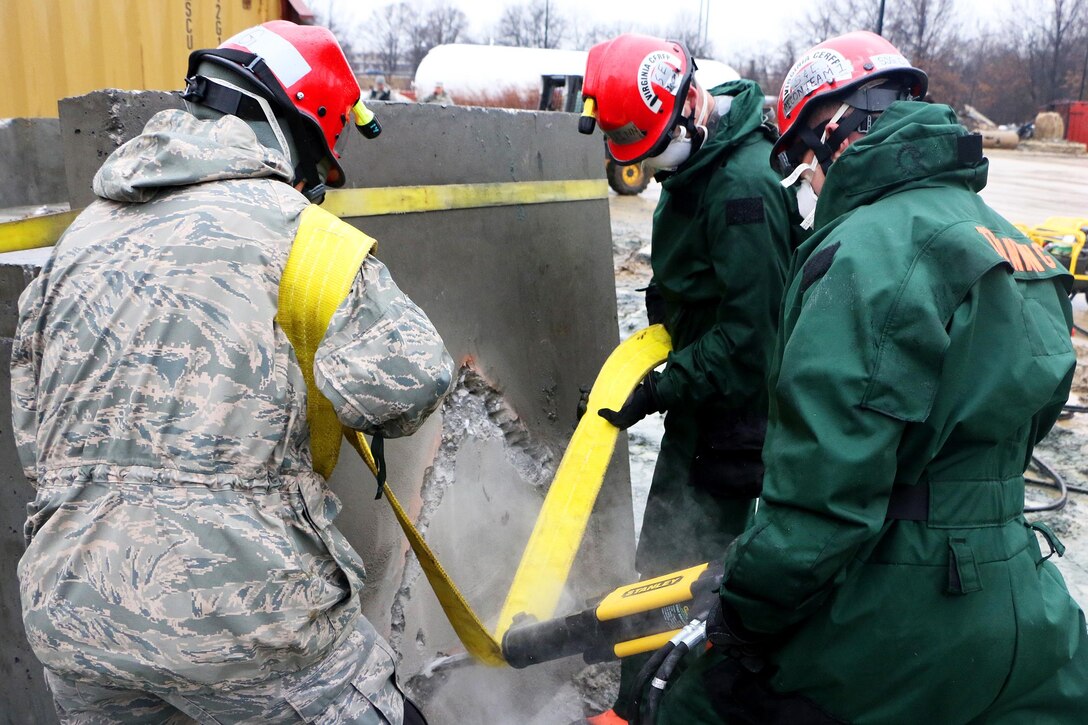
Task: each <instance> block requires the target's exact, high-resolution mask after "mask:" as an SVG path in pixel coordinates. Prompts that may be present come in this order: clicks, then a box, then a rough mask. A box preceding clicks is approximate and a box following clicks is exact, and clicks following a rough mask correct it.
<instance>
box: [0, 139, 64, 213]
mask: <svg viewBox="0 0 1088 725" xmlns="http://www.w3.org/2000/svg"><path fill="white" fill-rule="evenodd" d="M0 178H3V179H4V183H3V184H2V185H0V209H7V208H9V207H15V206H37V205H39V204H55V203H57V202H60V201H66V200H67V198H68V193H67V188H66V186H65V180H64V155H63V154H62V153H61V151H60V122H59V121H58V120H57V119H55V118H5V119H0Z"/></svg>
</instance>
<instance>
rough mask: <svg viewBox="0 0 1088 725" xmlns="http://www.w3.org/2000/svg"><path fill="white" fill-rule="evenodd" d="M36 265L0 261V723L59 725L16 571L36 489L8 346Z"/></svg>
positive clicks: (12, 724)
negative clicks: (24, 462)
mask: <svg viewBox="0 0 1088 725" xmlns="http://www.w3.org/2000/svg"><path fill="white" fill-rule="evenodd" d="M39 268H40V267H39V266H37V265H23V264H20V263H10V262H9V263H0V411H3V412H2V413H0V641H2V642H3V643H4V645H3V648H2V649H0V651H2V654H0V703H3V707H0V722H3V723H8V724H9V725H15V724H16V723H28V722H33V723H39V724H40V725H48V724H49V723H55V722H57V716H56V713H55V711H54V709H53V701H52V698H51V697H50V696H49V689H48V688H47V686H46V684H45V678H44V675H43V673H42V668H41V665H40V664H38V660H37V658H36V657H35V656H34V653H33V652H31V650H30V644H29V643H28V642H27V641H26V636H25V635H24V634H23V619H22V607H21V605H20V602H19V579H18V577H17V575H16V567H17V566H18V563H19V558H20V557H22V555H23V550H24V549H25V545H24V539H23V521H24V520H25V519H26V504H27V502H28V501H32V500H33V499H34V489H33V488H32V487H31V486H30V484H29V483H27V480H26V479H25V478H24V477H23V469H22V466H21V465H20V464H19V457H18V454H16V452H15V439H14V438H13V437H12V435H11V374H10V372H9V370H10V366H11V342H12V335H13V334H14V332H15V322H16V320H17V317H18V313H17V302H18V299H19V293H20V292H21V291H22V290H23V288H24V287H25V286H26V285H27V284H29V282H30V280H32V279H33V278H34V275H36V274H37V270H38V269H39Z"/></svg>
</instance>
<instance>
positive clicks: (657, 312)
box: [640, 279, 665, 325]
mask: <svg viewBox="0 0 1088 725" xmlns="http://www.w3.org/2000/svg"><path fill="white" fill-rule="evenodd" d="M640 291H641V292H645V293H646V321H647V322H649V323H650V324H651V325H657V324H665V298H664V296H662V294H661V289H660V288H659V287H658V286H657V284H656V283H655V282H654V281H653V280H652V279H651V280H650V284H648V285H646V286H645V287H643V288H642V289H641V290H640Z"/></svg>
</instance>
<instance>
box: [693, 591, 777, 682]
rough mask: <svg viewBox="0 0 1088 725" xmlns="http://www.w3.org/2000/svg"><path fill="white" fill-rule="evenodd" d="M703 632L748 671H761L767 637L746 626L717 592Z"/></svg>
mask: <svg viewBox="0 0 1088 725" xmlns="http://www.w3.org/2000/svg"><path fill="white" fill-rule="evenodd" d="M706 636H707V639H709V640H710V642H711V644H713V645H714V646H715V647H716V648H718V650H719V651H720V652H722V653H723V654H725V655H726V656H727V657H731V658H733V659H735V660H736V661H737V662H739V663H740V664H741V666H743V667H744V669H746V670H748V671H749V672H760V671H761V670H763V668H764V667H765V666H766V661H765V659H764V655H765V652H766V644H767V637H765V636H762V635H758V634H756V633H755V632H752V631H750V630H748V629H746V628H745V626H744V625H743V624H741V621H740V617H739V616H737V613H736V612H735V611H733V608H732V607H730V606H729V605H727V604H726V603H725V601H724V600H723V599H722V598H721V596H720V595H719V596H718V597H717V600H716V601H715V603H714V605H713V606H711V607H710V613H709V614H708V615H707V618H706Z"/></svg>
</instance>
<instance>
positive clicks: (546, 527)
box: [277, 206, 669, 665]
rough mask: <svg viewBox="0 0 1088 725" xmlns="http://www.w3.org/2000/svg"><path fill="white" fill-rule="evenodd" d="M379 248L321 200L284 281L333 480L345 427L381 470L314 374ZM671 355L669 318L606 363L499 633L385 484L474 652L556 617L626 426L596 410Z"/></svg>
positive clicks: (305, 222)
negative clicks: (530, 622) (527, 623)
mask: <svg viewBox="0 0 1088 725" xmlns="http://www.w3.org/2000/svg"><path fill="white" fill-rule="evenodd" d="M373 247H374V240H373V239H371V238H370V237H368V236H366V235H365V234H363V233H362V232H359V231H358V230H357V229H355V228H354V227H352V226H350V225H348V224H345V223H344V222H341V221H340V220H339V219H337V218H336V217H335V216H333V215H332V214H330V213H329V212H327V211H325V210H323V209H321V208H319V207H317V206H310V207H307V208H306V210H305V211H304V212H303V214H302V220H301V223H300V225H299V231H298V235H297V237H296V239H295V244H294V246H293V247H292V249H291V254H290V256H289V257H288V260H287V266H286V268H285V269H284V274H283V279H282V280H281V283H280V298H279V305H280V306H279V313H278V315H277V319H278V321H279V323H280V325H281V326H282V327H283V329H284V332H285V333H286V335H287V337H288V339H289V340H290V341H291V345H292V346H293V347H294V349H295V355H296V356H297V358H298V361H299V364H300V365H301V366H302V373H303V376H304V377H305V378H306V386H307V415H308V420H309V425H310V439H311V447H312V449H313V457H314V470H316V471H318V472H319V473H321V474H322V475H323V476H325V477H326V478H328V476H329V475H331V473H332V470H333V468H334V467H335V466H336V460H337V457H338V455H339V450H340V437H341V435H342V434H343V433H344V432H347V434H348V440H349V442H350V443H351V444H352V446H353V447H354V448H355V450H356V451H357V452H358V453H359V455H360V456H362V458H363V460H364V461H365V462H366V464H367V467H368V468H369V469H370V471H371V472H372V473H373V474H374V475H375V476H376V475H377V473H378V465H377V462H376V461H375V460H374V455H373V453H372V452H371V450H370V447H369V446H368V445H367V442H366V439H365V438H364V437H363V435H362V434H361V433H359V432H358V431H345V429H343V427H342V426H341V424H340V421H339V419H338V418H337V417H336V411H335V410H334V409H333V407H332V404H331V403H329V401H328V400H327V399H325V397H324V396H323V395H321V393H320V391H319V390H318V389H317V387H316V385H315V383H314V377H313V361H314V355H315V354H316V353H317V347H318V345H319V344H320V343H321V339H322V338H323V337H324V335H325V330H326V329H327V328H328V325H329V321H330V320H331V319H332V315H333V313H334V312H335V311H336V309H337V308H338V307H339V305H340V303H341V302H342V301H343V300H344V298H345V297H346V296H347V294H348V292H350V290H351V285H352V283H353V282H354V280H355V275H356V273H357V272H358V269H359V266H360V265H361V264H362V263H363V260H364V259H365V258H366V255H367V254H368V253H369V252H370V251H371V250H372V249H373ZM668 352H669V336H668V333H666V332H665V329H664V328H663V327H662V326H661V325H654V326H652V327H649V328H647V329H645V330H642V331H641V332H638V333H636V334H635V335H634V336H632V337H631V338H629V339H628V340H626V341H625V342H623V343H622V344H621V345H620V346H619V347H617V348H616V349H615V350H614V351H613V352H612V354H611V355H610V356H609V357H608V360H607V361H605V364H604V367H603V368H602V369H601V372H600V374H599V375H598V376H597V380H596V382H595V383H594V385H593V389H592V391H591V392H590V395H589V410H590V411H591V414H588V415H585V416H584V417H583V418H582V420H581V421H580V422H579V424H578V428H577V429H576V430H575V432H574V436H573V437H572V438H571V442H570V445H569V446H568V447H567V450H566V453H565V454H564V455H563V460H562V461H560V463H559V468H558V470H557V471H556V476H555V480H554V481H553V482H552V485H551V488H550V489H549V491H548V495H547V497H546V499H545V501H544V506H543V508H542V510H541V512H540V516H539V518H538V519H537V523H536V527H535V528H534V530H533V534H532V536H531V537H530V539H529V543H528V545H527V546H526V549H525V553H524V555H523V557H522V561H521V565H520V566H519V567H518V571H517V574H516V575H515V577H514V583H513V585H512V586H511V589H510V593H509V595H508V596H507V599H506V603H505V605H504V607H503V610H502V613H501V614H500V616H499V626H498V628H497V630H496V632H497V634H496V635H492V634H491V633H490V632H488V630H487V628H486V627H485V626H484V625H483V622H482V621H481V620H480V617H479V616H478V615H477V614H476V613H475V612H474V611H473V609H472V607H471V606H469V603H468V601H467V600H466V599H465V597H464V595H463V594H462V593H461V592H460V590H459V589H458V588H457V585H456V584H454V583H453V581H452V580H451V579H450V576H449V574H448V573H447V572H446V570H445V568H443V566H442V564H441V563H440V562H439V561H438V557H437V556H435V554H434V552H433V551H432V550H431V548H430V547H429V546H428V545H427V542H426V541H424V539H423V536H422V535H421V534H420V533H419V531H418V530H417V529H416V528H415V526H414V525H413V523H412V520H411V518H410V517H409V516H408V514H407V512H406V511H405V510H404V507H403V506H401V504H400V502H399V501H398V500H397V498H396V496H395V495H394V494H393V491H392V489H391V488H390V487H389V486H388V485H387V486H386V487H385V498H386V500H388V501H389V505H390V507H391V508H392V509H393V514H394V516H396V519H397V523H399V524H400V527H401V529H402V530H403V531H404V535H405V536H406V537H407V538H408V542H409V543H410V544H411V547H412V551H413V552H415V555H416V557H417V558H418V559H419V562H420V565H421V566H422V567H423V572H424V573H425V574H426V576H427V581H428V582H429V583H430V585H431V588H432V589H433V590H434V592H435V594H436V595H437V596H438V601H439V603H440V604H441V606H442V610H443V612H445V614H446V618H447V619H448V620H449V622H450V624H451V625H452V626H453V630H454V632H455V633H456V634H457V636H458V638H459V639H460V640H461V643H462V644H464V646H465V649H466V650H467V651H468V653H469V654H471V655H472V656H473V657H475V658H476V659H477V660H479V661H481V662H484V663H486V664H489V665H501V664H503V663H504V659H503V656H502V647H501V646H500V644H499V640H500V639H501V635H502V634H503V633H504V632H505V631H506V630H507V629H508V628H509V626H510V623H511V622H512V620H513V617H514V615H516V614H518V613H520V612H525V613H527V614H530V615H532V616H535V617H537V618H538V619H547V618H549V617H551V616H553V615H554V613H555V607H556V605H557V604H558V602H559V595H560V593H561V592H562V590H563V586H564V585H565V583H566V580H567V576H568V575H569V573H570V567H571V565H572V564H573V561H574V555H575V553H576V552H577V551H578V546H579V545H580V543H581V540H582V536H583V534H584V533H585V527H586V524H587V522H588V520H589V515H590V512H591V511H592V510H593V505H594V503H595V501H596V500H597V494H598V492H599V491H600V487H601V483H602V482H603V480H604V475H605V471H606V470H607V468H608V462H609V460H610V459H611V457H612V451H613V450H614V448H615V445H616V436H617V434H618V431H617V429H616V428H615V427H614V426H612V425H611V424H610V423H608V422H607V421H605V420H604V419H603V418H601V417H600V416H598V415H596V414H595V412H596V410H597V409H598V408H619V407H620V406H622V405H623V403H624V402H625V401H626V400H627V397H628V396H629V395H630V394H631V391H632V390H634V388H635V386H636V385H638V383H639V381H641V380H642V378H643V377H645V376H646V374H647V373H648V372H649V371H650V370H652V369H653V368H654V367H655V366H656V365H658V364H659V363H660V362H662V361H663V360H664V359H665V357H666V355H667V354H668Z"/></svg>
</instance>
